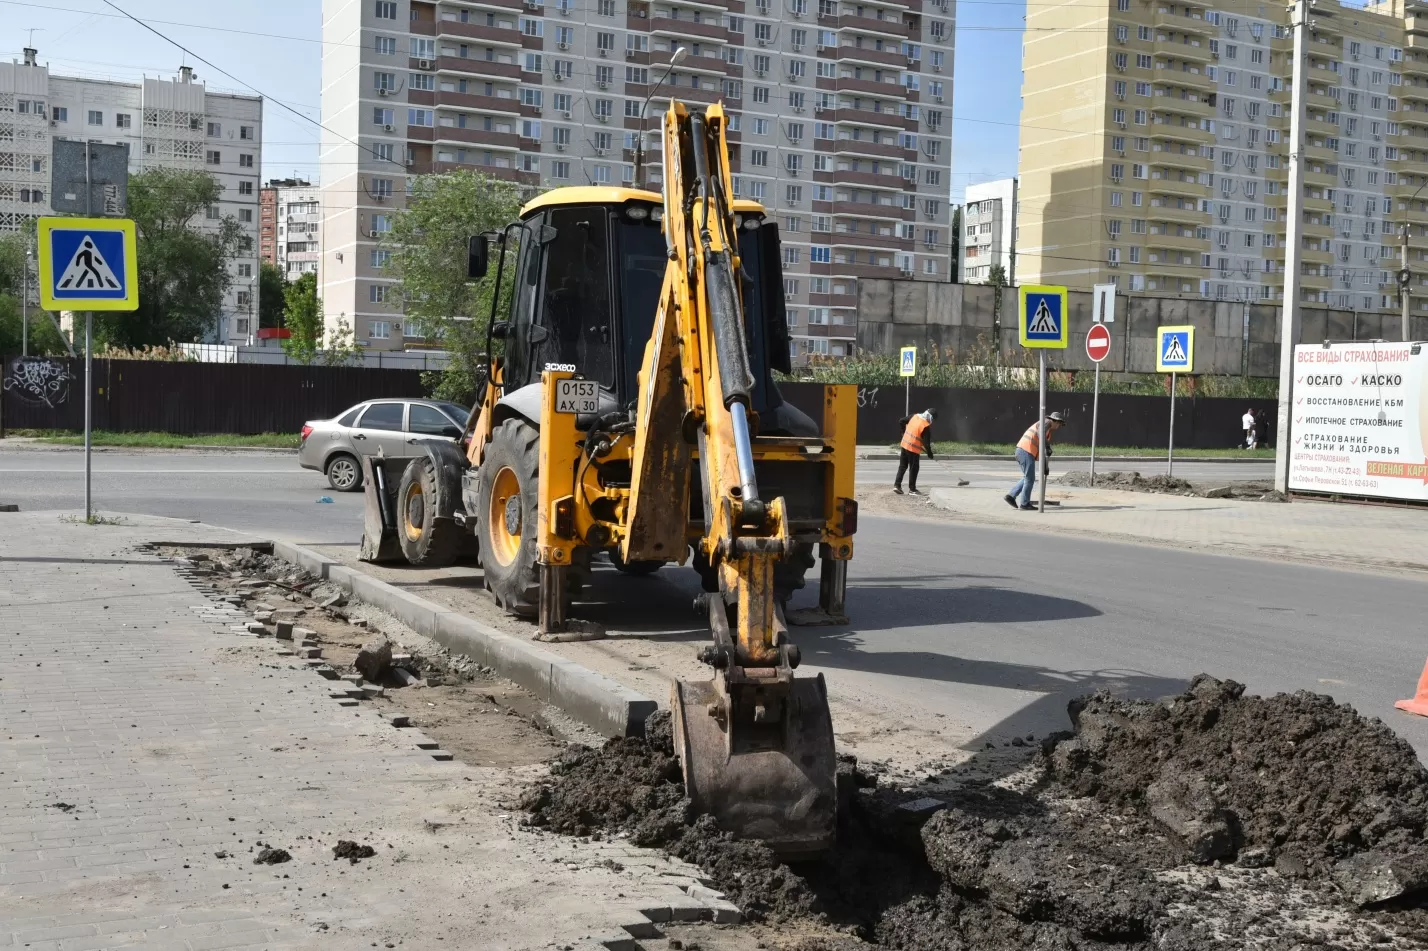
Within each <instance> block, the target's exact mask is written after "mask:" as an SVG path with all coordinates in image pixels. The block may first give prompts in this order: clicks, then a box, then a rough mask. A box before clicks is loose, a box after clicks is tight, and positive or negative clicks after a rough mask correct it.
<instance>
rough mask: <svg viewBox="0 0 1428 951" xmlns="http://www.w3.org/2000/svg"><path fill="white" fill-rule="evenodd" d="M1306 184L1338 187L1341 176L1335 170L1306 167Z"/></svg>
mask: <svg viewBox="0 0 1428 951" xmlns="http://www.w3.org/2000/svg"><path fill="white" fill-rule="evenodd" d="M1304 184H1306V185H1314V186H1316V187H1320V188H1336V187H1338V184H1339V177H1338V175H1337V174H1335V173H1334V172H1313V171H1310V170H1308V169H1305V170H1304ZM1275 197H1278V196H1275ZM1266 200H1268V199H1266Z"/></svg>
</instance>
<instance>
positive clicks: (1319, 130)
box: [1304, 119, 1339, 137]
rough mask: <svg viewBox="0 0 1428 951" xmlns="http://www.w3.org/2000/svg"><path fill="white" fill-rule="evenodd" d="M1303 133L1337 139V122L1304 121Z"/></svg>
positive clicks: (1321, 120)
mask: <svg viewBox="0 0 1428 951" xmlns="http://www.w3.org/2000/svg"><path fill="white" fill-rule="evenodd" d="M1304 131H1305V132H1307V133H1309V134H1311V135H1328V136H1335V137H1337V136H1338V135H1339V124H1338V123H1337V122H1328V121H1326V120H1324V119H1306V120H1305V121H1304Z"/></svg>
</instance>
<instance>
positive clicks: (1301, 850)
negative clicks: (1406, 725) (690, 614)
mask: <svg viewBox="0 0 1428 951" xmlns="http://www.w3.org/2000/svg"><path fill="white" fill-rule="evenodd" d="M1069 713H1070V717H1071V721H1072V724H1073V725H1074V728H1075V729H1074V732H1069V733H1064V734H1059V735H1056V736H1053V737H1050V738H1048V739H1046V740H1045V741H1043V742H1042V743H1041V744H1040V746H1039V748H1036V747H1033V748H1032V750H1031V752H1030V755H1029V756H1028V759H1027V762H1026V764H1025V767H1024V768H1023V769H1022V770H1021V771H1019V772H1018V773H1016V774H1014V775H1011V776H1009V777H1006V778H1004V779H1000V780H991V779H987V778H983V777H979V776H977V775H975V774H974V773H973V771H972V770H971V769H970V768H968V767H966V766H964V767H959V768H956V769H953V770H950V771H945V772H942V773H939V774H937V775H936V776H934V777H931V778H930V780H929V781H927V782H923V783H921V784H913V785H909V784H904V783H900V782H896V781H890V777H889V776H888V775H887V774H883V775H878V774H876V773H875V772H874V771H871V770H867V769H865V768H863V767H861V766H860V765H859V764H858V763H856V762H855V761H853V760H852V759H851V758H843V759H842V760H841V763H840V767H839V777H838V778H839V789H840V806H841V807H842V816H841V819H840V827H839V830H838V842H837V846H836V847H835V849H834V850H833V852H832V853H831V854H829V855H828V856H826V857H825V858H823V859H821V860H819V861H816V862H809V863H803V864H797V865H793V864H784V863H781V862H780V861H778V859H777V858H776V857H775V856H774V855H773V854H772V853H771V852H770V851H769V850H768V849H767V848H766V847H764V846H763V845H761V844H759V843H757V842H749V841H738V840H735V839H733V838H732V837H730V836H728V835H727V834H725V833H723V832H721V831H720V830H719V829H718V828H717V826H716V825H715V824H714V822H713V820H712V819H711V818H710V817H708V816H697V815H694V814H693V812H692V811H691V808H690V805H689V802H688V800H687V799H686V798H685V797H684V790H683V788H682V786H681V782H680V778H681V777H680V767H679V763H678V760H677V759H676V758H675V756H674V753H673V742H672V737H671V735H670V725H669V720H668V717H667V716H664V715H659V716H657V718H655V719H654V720H653V721H652V722H651V724H650V726H649V729H648V731H647V735H646V736H645V737H643V738H638V739H620V740H612V741H610V742H608V743H607V744H606V745H604V746H603V747H602V748H599V749H593V748H586V747H574V746H572V747H570V748H567V749H566V750H565V751H564V752H563V753H562V754H561V755H560V756H559V757H557V758H556V759H555V760H554V761H553V762H552V764H551V768H550V776H549V778H548V779H547V780H545V781H542V782H539V783H538V784H536V785H534V786H532V787H531V788H530V789H528V790H527V791H526V792H525V793H524V795H523V798H522V800H521V804H522V806H523V807H524V808H525V809H526V810H528V818H527V821H528V822H529V824H530V825H532V826H535V827H538V828H543V829H546V830H549V831H551V832H553V833H558V834H566V835H571V836H584V837H592V838H619V839H627V840H628V841H629V843H630V844H632V845H640V846H649V847H657V848H661V849H664V850H665V851H666V852H668V853H670V854H672V855H674V856H677V857H679V858H682V859H685V860H687V861H689V862H691V863H693V864H695V865H698V866H700V867H701V868H703V869H704V871H705V874H706V875H707V876H708V878H709V879H710V880H711V881H712V882H713V883H714V884H715V885H716V887H717V888H718V890H720V891H722V892H723V893H724V894H725V896H726V897H727V898H728V899H730V900H732V901H733V902H735V903H736V904H738V905H739V906H740V907H741V908H742V909H743V910H744V912H745V915H746V917H747V918H748V919H749V920H750V921H752V922H755V923H757V924H756V925H755V927H756V929H758V933H759V943H758V946H760V947H769V948H787V949H790V951H795V949H796V951H851V949H854V948H859V949H862V948H889V949H893V948H896V949H907V951H933V949H938V951H962V949H966V951H973V949H976V951H1003V949H1005V951H1011V949H1047V951H1061V949H1065V951H1072V949H1101V948H1105V949H1110V948H1116V949H1125V951H1140V949H1152V948H1154V949H1166V951H1189V949H1241V948H1243V949H1265V951H1281V949H1282V951H1291V949H1308V948H1334V949H1345V951H1356V949H1369V948H1394V949H1421V948H1428V840H1425V823H1428V771H1425V769H1424V768H1423V766H1422V765H1421V764H1420V763H1419V761H1418V759H1417V757H1416V755H1415V754H1414V751H1413V749H1412V748H1411V747H1410V746H1409V745H1408V744H1407V743H1406V742H1404V741H1403V740H1401V739H1399V738H1398V737H1397V736H1396V735H1395V734H1394V733H1393V731H1392V730H1390V729H1389V728H1388V727H1387V726H1386V725H1384V724H1383V723H1381V722H1379V721H1377V720H1369V719H1366V718H1364V717H1361V716H1359V715H1358V714H1357V713H1356V712H1354V711H1353V710H1352V709H1351V708H1349V707H1347V706H1345V705H1339V704H1335V703H1334V701H1333V700H1332V699H1331V698H1329V697H1325V696H1321V695H1315V694H1309V693H1304V692H1300V693H1296V694H1292V695H1287V694H1281V695H1276V696H1273V697H1268V698H1259V697H1253V696H1246V695H1245V694H1244V691H1243V688H1242V687H1241V686H1240V685H1238V684H1236V683H1234V682H1232V681H1227V680H1226V681H1221V680H1216V679H1214V678H1212V677H1208V676H1205V675H1201V676H1200V677H1197V678H1196V679H1195V680H1194V681H1193V682H1192V683H1191V685H1190V686H1189V688H1188V689H1187V690H1186V691H1185V692H1184V693H1183V694H1181V695H1179V696H1176V697H1173V698H1168V699H1166V700H1164V701H1159V702H1152V701H1124V700H1119V699H1115V698H1112V697H1111V696H1109V695H1106V694H1095V695H1092V696H1089V697H1085V698H1082V699H1080V700H1078V701H1075V702H1073V703H1072V704H1071V708H1070V710H1069Z"/></svg>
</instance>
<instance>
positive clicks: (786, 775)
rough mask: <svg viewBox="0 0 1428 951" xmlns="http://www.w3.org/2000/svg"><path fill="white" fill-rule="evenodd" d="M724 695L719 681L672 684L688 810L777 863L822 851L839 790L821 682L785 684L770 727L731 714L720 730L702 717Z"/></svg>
mask: <svg viewBox="0 0 1428 951" xmlns="http://www.w3.org/2000/svg"><path fill="white" fill-rule="evenodd" d="M723 692H724V686H723V680H722V678H721V679H717V680H706V681H686V680H677V681H675V683H674V688H673V691H672V697H671V702H670V706H671V709H672V710H673V713H674V745H675V750H676V752H678V754H679V760H680V763H681V764H682V765H683V767H684V787H685V790H686V792H687V794H688V796H689V798H690V800H691V801H692V802H693V804H694V808H695V809H696V810H697V811H699V812H704V813H708V814H709V815H712V816H713V817H714V818H715V820H716V821H717V822H718V823H719V827H720V828H721V829H724V830H725V831H727V832H730V833H733V834H734V835H735V836H738V837H739V838H745V839H758V840H761V841H763V842H765V843H767V844H768V846H769V847H770V848H772V849H773V850H774V851H775V852H776V853H777V854H778V855H779V857H780V858H784V859H795V860H796V859H804V858H813V857H815V856H817V855H818V854H820V853H822V852H826V851H827V850H828V849H830V848H831V847H832V846H833V838H834V831H835V826H836V823H837V818H838V790H837V777H836V772H837V755H836V753H835V751H834V746H833V718H832V716H831V715H830V713H829V710H828V692H827V688H826V687H825V685H824V682H823V675H822V674H819V675H818V676H817V677H796V678H794V679H793V680H792V682H791V683H790V685H789V690H788V693H787V698H786V700H785V701H784V703H783V713H782V716H781V717H780V718H779V720H778V722H777V723H775V724H768V723H762V724H759V723H755V722H753V718H752V716H750V715H748V713H747V712H746V713H745V714H740V713H739V712H738V711H737V710H736V711H735V712H734V714H733V715H732V716H731V717H729V718H728V722H727V724H721V722H720V720H719V719H717V718H716V717H714V716H712V715H711V714H710V712H709V711H710V710H711V709H712V708H715V707H718V706H719V705H720V703H721V702H722V699H723V697H722V694H723ZM711 705H713V707H711Z"/></svg>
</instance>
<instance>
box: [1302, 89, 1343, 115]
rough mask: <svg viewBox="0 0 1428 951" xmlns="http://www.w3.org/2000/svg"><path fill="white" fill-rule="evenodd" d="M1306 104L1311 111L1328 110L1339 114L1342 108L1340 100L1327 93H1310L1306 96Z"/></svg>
mask: <svg viewBox="0 0 1428 951" xmlns="http://www.w3.org/2000/svg"><path fill="white" fill-rule="evenodd" d="M1304 101H1305V103H1307V104H1308V106H1309V107H1310V108H1311V109H1328V110H1329V111H1330V112H1338V111H1339V109H1340V108H1342V107H1341V106H1340V104H1339V100H1338V98H1337V97H1335V96H1331V95H1329V94H1328V93H1326V92H1313V91H1311V92H1309V93H1307V94H1306V95H1305V96H1304Z"/></svg>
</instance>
